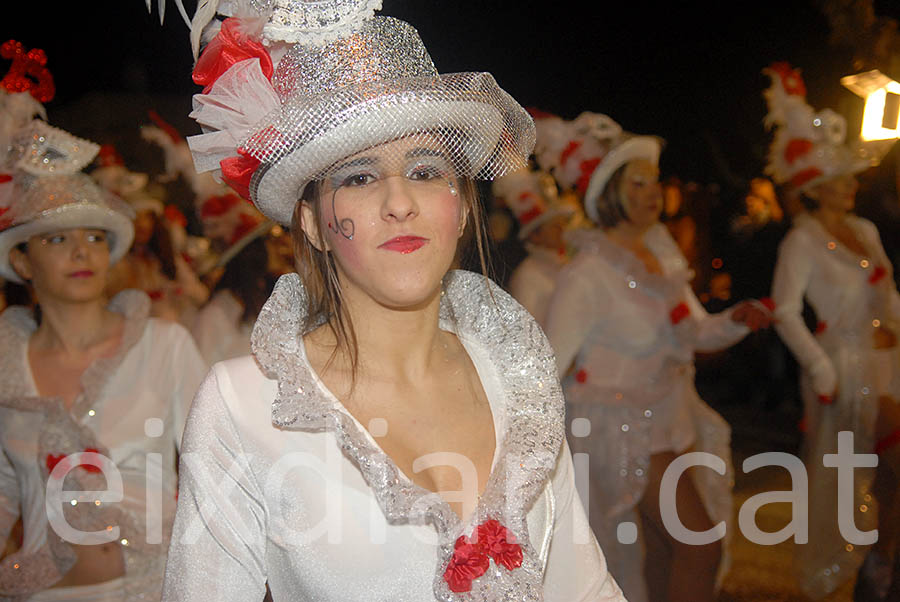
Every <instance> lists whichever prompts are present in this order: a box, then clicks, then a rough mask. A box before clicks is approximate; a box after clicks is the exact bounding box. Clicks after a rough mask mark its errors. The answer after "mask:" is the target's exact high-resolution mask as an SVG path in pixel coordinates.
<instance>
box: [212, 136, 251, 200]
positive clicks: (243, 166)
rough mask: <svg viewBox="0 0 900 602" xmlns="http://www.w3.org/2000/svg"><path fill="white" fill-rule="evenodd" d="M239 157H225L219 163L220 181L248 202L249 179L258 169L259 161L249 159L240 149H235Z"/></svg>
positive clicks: (248, 155)
mask: <svg viewBox="0 0 900 602" xmlns="http://www.w3.org/2000/svg"><path fill="white" fill-rule="evenodd" d="M237 152H238V154H239V155H240V156H239V157H227V158H225V159H222V160H221V161H219V167H221V168H222V179H223V180H224V181H225V183H226V184H228V185H229V186H231V188H232V189H234V191H235V192H236V193H238V194H239V195H241V196H242V197H244V198H245V199H247V200H250V178H252V177H253V172H255V171H256V168H258V167H259V164H260V160H259V159H257V158H255V157H251V156H250V154H249V153H248V152H247V151H245V150H244V149H242V148H239V149H237Z"/></svg>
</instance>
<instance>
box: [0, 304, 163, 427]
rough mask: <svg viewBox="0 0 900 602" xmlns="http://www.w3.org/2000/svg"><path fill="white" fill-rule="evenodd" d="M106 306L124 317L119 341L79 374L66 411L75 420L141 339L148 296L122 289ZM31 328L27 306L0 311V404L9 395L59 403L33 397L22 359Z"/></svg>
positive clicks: (8, 400) (31, 317)
mask: <svg viewBox="0 0 900 602" xmlns="http://www.w3.org/2000/svg"><path fill="white" fill-rule="evenodd" d="M107 309H109V310H110V311H113V312H116V313H120V314H122V315H123V316H124V317H125V327H124V331H123V333H122V340H121V342H120V343H119V347H118V349H116V352H115V353H114V354H113V355H110V356H108V357H104V358H100V359H98V360H96V361H95V362H94V363H93V364H91V365H90V366H89V367H88V368H87V370H85V371H84V374H82V376H81V385H82V393H81V394H80V395H79V396H78V398H77V399H76V400H75V403H74V404H73V405H72V408H71V411H70V413H71V415H72V416H73V417H74V418H75V419H76V420H81V418H83V417H84V415H85V414H86V413H87V411H88V410H90V409H91V407H93V405H94V403H95V401H96V400H97V399H98V397H99V395H100V392H101V391H102V389H103V386H104V385H105V384H106V382H107V381H108V380H109V378H110V376H111V375H112V374H113V373H114V372H115V370H116V369H117V368H118V367H119V364H121V363H122V360H123V359H124V357H125V355H126V354H127V353H128V352H129V351H130V350H131V348H132V347H134V345H135V344H136V343H137V342H138V340H139V339H140V338H141V335H142V334H143V333H144V327H145V326H146V324H147V319H148V318H149V316H150V299H149V298H148V297H147V295H146V294H144V293H143V292H141V291H137V290H124V291H122V292H120V293H119V294H118V295H116V296H115V297H114V298H113V299H112V300H111V301H110V302H109V305H107ZM35 330H37V323H36V322H35V320H34V314H33V313H32V311H31V309H29V308H27V307H23V306H19V305H14V306H12V307H9V308H7V309H6V310H5V311H4V312H3V313H2V314H0V347H2V348H3V349H4V353H3V354H2V356H0V391H2V394H0V404H3V405H8V404H10V403H14V400H13V399H12V398H16V397H18V398H21V397H29V398H31V401H30V402H29V403H30V404H31V405H30V407H32V408H33V403H34V400H35V399H37V400H39V401H40V403H43V404H52V405H58V404H61V402H60V400H59V399H56V398H42V397H37V396H36V391H34V390H33V383H32V382H31V379H30V378H29V375H30V374H31V370H30V368H29V367H28V366H27V365H25V363H24V362H26V361H27V347H28V341H29V340H30V339H31V335H32V334H34V331H35Z"/></svg>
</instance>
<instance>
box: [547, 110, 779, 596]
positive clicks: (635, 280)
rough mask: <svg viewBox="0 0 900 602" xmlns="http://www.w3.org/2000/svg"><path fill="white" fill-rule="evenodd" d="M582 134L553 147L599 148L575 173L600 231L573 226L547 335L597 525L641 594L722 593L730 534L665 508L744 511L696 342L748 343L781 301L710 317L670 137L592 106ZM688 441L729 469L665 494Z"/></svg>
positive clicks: (725, 430) (719, 516)
mask: <svg viewBox="0 0 900 602" xmlns="http://www.w3.org/2000/svg"><path fill="white" fill-rule="evenodd" d="M563 129H565V128H563ZM570 132H571V134H570V135H571V138H570V139H569V140H568V141H567V142H566V141H565V137H563V138H562V143H561V144H557V146H559V147H560V148H563V149H565V150H564V152H563V153H562V154H560V153H556V152H553V149H552V146H550V147H544V148H542V149H541V150H542V151H543V152H542V156H544V158H545V161H546V160H547V158H550V159H551V163H552V162H553V160H556V159H554V157H558V160H557V165H554V166H553V168H554V170H558V169H562V170H566V169H568V166H567V163H571V162H572V159H571V157H572V156H573V155H574V154H576V151H577V152H578V153H580V152H582V150H584V149H589V148H591V147H593V148H594V149H595V150H594V153H592V155H593V156H588V155H584V156H581V157H580V158H578V159H577V161H576V165H575V169H574V170H570V171H574V172H575V173H578V172H581V173H582V176H579V179H580V180H581V181H582V185H583V186H582V189H583V190H584V203H585V213H586V214H587V216H588V217H589V218H590V219H591V220H593V221H594V222H595V223H597V224H598V226H599V228H598V229H596V230H582V231H578V232H577V233H576V234H575V235H574V236H572V237H571V239H572V240H571V242H572V243H573V245H574V246H575V247H576V248H577V252H576V255H575V257H574V258H573V259H572V260H571V261H570V262H569V264H568V265H567V266H566V267H565V268H564V269H563V271H562V272H561V274H560V276H559V280H558V282H557V289H556V292H555V293H554V295H553V298H552V299H551V302H550V309H549V314H548V318H547V336H548V338H549V340H550V344H551V345H552V347H553V348H554V350H555V351H556V359H557V363H558V367H559V372H560V375H561V376H563V377H564V381H563V387H564V390H565V395H566V410H567V423H568V425H569V426H570V428H571V431H570V438H569V442H570V445H571V446H572V449H573V452H574V453H579V452H581V453H584V454H587V460H588V462H589V474H590V479H589V486H588V488H587V491H586V492H584V493H585V494H587V495H588V502H587V503H586V506H587V507H588V511H589V518H590V522H591V525H592V526H593V528H594V532H595V533H596V534H597V536H598V538H599V539H600V540H601V544H602V546H603V549H604V551H605V552H606V554H607V558H608V559H609V563H610V568H611V570H612V572H613V574H614V575H616V578H617V580H618V581H619V583H620V584H621V585H622V588H623V591H624V592H625V595H626V596H627V597H628V599H629V600H631V601H632V602H634V601H642V600H654V601H656V600H671V601H675V600H691V601H692V602H697V601H700V600H713V599H714V590H715V586H716V582H717V573H720V574H721V572H722V571H723V570H724V568H723V567H724V564H723V563H720V557H721V555H722V551H723V549H724V544H723V542H722V541H721V540H720V539H721V533H720V532H719V531H718V530H716V531H711V533H717V534H718V535H717V536H716V537H714V539H715V540H716V541H713V542H711V543H708V544H706V545H693V544H689V543H687V542H686V541H685V540H684V538H683V537H679V536H678V534H676V533H670V532H669V529H668V528H667V525H665V524H664V520H663V515H662V513H665V512H671V511H673V510H677V513H678V514H677V516H678V517H679V519H680V521H681V522H682V524H683V526H684V527H685V528H687V529H689V530H691V531H695V532H696V531H706V530H707V529H712V528H713V526H714V525H716V524H717V523H719V522H720V521H722V520H725V521H728V520H730V515H731V482H730V481H731V462H730V453H731V452H730V449H729V438H730V429H729V426H728V424H727V423H726V422H725V421H724V420H723V419H722V418H721V417H720V416H719V415H718V414H717V413H716V412H714V411H713V410H712V409H711V408H710V407H709V406H707V405H706V404H705V403H704V402H703V401H702V400H701V399H700V398H699V397H698V395H697V392H696V389H695V388H694V352H695V351H714V350H719V349H723V348H725V347H727V346H729V345H732V344H734V343H736V342H737V341H739V340H740V339H741V338H743V337H744V336H745V335H746V334H747V333H749V332H750V331H751V329H755V328H759V327H762V326H765V325H766V323H767V321H768V317H767V312H766V310H765V308H760V307H759V306H758V304H755V303H743V304H740V305H738V306H737V307H735V308H734V309H733V310H731V311H728V312H725V313H722V314H717V315H708V314H707V313H706V311H704V309H703V307H702V306H701V305H700V303H699V301H698V300H697V298H696V297H695V296H694V293H693V292H692V290H691V287H690V284H689V283H690V280H691V272H690V270H689V269H688V267H687V262H686V260H685V259H684V257H683V255H682V253H681V251H680V250H679V248H678V245H677V244H676V243H675V241H674V240H673V239H672V237H671V235H670V234H669V233H668V230H667V229H666V227H665V225H663V224H661V223H660V222H659V216H660V213H661V211H662V194H661V190H660V186H659V181H658V180H659V168H658V161H659V153H660V148H661V143H660V140H659V139H657V138H654V137H651V136H632V135H630V134H627V133H624V132H622V130H621V128H619V127H618V125H617V124H615V123H614V122H612V120H610V119H609V118H608V117H606V116H603V115H595V114H591V113H586V114H583V115H582V116H580V117H579V118H578V119H577V120H576V121H575V122H573V123H572V124H571V126H570ZM573 149H574V150H573ZM539 156H540V155H539ZM688 451H705V452H709V453H712V454H714V455H715V456H717V457H718V458H720V459H721V463H720V465H718V466H717V467H716V471H720V472H722V473H723V474H721V475H720V474H716V473H715V472H713V470H711V469H710V468H707V467H695V468H693V469H691V470H689V471H688V472H687V475H686V476H683V477H682V478H681V479H680V481H679V482H678V487H677V493H676V491H674V490H673V491H661V490H660V483H661V479H662V476H663V473H664V472H665V470H666V468H667V467H668V466H669V464H670V463H671V462H672V461H673V460H675V459H676V458H678V456H679V455H681V454H683V453H685V452H688ZM667 496H668V497H667ZM673 506H674V507H673ZM617 540H618V541H617ZM644 555H646V563H645V562H643V556H644ZM645 573H646V575H645Z"/></svg>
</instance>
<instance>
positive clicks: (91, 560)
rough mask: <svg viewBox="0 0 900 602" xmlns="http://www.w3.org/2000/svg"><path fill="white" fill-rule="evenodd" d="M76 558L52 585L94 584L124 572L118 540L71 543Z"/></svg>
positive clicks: (123, 560) (119, 575) (123, 562)
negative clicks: (112, 541)
mask: <svg viewBox="0 0 900 602" xmlns="http://www.w3.org/2000/svg"><path fill="white" fill-rule="evenodd" d="M72 549H73V550H74V551H75V555H76V556H77V557H78V560H76V561H75V565H74V566H73V567H72V568H71V569H70V570H69V572H68V573H66V574H65V575H63V578H62V579H60V580H59V581H57V582H56V583H55V584H54V585H53V587H71V586H75V585H94V584H96V583H103V582H104V581H110V580H112V579H115V578H116V577H121V576H122V575H124V574H125V559H124V558H123V557H122V547H121V545H119V543H118V542H116V543H105V544H100V545H93V546H78V545H73V546H72Z"/></svg>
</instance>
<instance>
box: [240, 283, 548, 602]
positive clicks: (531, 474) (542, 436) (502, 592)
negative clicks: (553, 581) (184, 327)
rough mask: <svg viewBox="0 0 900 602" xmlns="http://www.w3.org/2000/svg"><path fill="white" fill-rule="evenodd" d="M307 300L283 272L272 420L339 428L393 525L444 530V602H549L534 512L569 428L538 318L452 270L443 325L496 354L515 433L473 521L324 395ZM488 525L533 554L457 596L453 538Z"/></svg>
mask: <svg viewBox="0 0 900 602" xmlns="http://www.w3.org/2000/svg"><path fill="white" fill-rule="evenodd" d="M488 283H490V284H488ZM306 301H307V293H306V291H305V290H304V289H303V286H302V284H301V282H300V279H299V277H298V276H297V275H296V274H287V275H285V276H282V277H281V278H280V279H279V281H278V283H277V285H276V286H275V290H274V291H273V293H272V296H271V297H270V298H269V301H268V302H267V303H266V304H265V306H264V307H263V309H262V312H261V313H260V315H259V318H258V319H257V322H256V326H255V328H254V330H253V337H252V342H253V353H254V355H255V356H256V359H257V361H258V363H259V365H260V366H261V368H262V370H263V371H264V373H266V374H267V375H268V376H269V377H270V378H273V379H277V381H278V393H277V396H276V398H275V400H274V402H273V404H272V423H273V424H274V425H275V426H276V427H277V428H281V429H285V430H305V431H323V430H324V431H330V432H332V433H333V434H334V436H335V438H336V439H337V442H338V445H340V447H341V449H342V450H343V452H344V454H346V456H347V457H348V458H350V459H351V460H352V461H353V462H354V463H355V464H356V465H357V466H358V468H359V470H360V472H361V473H362V475H363V477H364V478H365V480H366V482H367V483H368V484H369V486H370V487H371V488H372V491H373V493H374V495H375V497H376V499H377V500H378V503H379V505H380V506H381V509H382V511H383V512H384V515H385V517H386V518H387V520H388V522H390V523H392V524H419V525H422V524H431V525H432V526H433V527H434V528H435V530H436V531H437V534H438V536H439V546H438V556H437V565H436V573H435V578H434V593H435V596H436V597H437V599H439V600H443V601H448V602H449V601H455V600H507V599H516V600H540V599H541V598H542V594H541V592H542V580H543V566H542V563H541V560H540V558H539V551H538V550H536V549H535V548H534V546H533V545H532V543H531V541H530V539H529V534H528V526H527V522H526V515H527V512H528V510H529V509H530V508H531V506H532V505H533V503H534V501H535V500H536V499H537V497H538V496H539V495H540V493H541V492H542V491H543V489H544V487H545V486H546V485H547V483H548V481H549V478H550V473H551V472H552V470H553V468H554V467H555V466H556V458H557V455H558V453H559V450H560V446H561V444H562V441H563V437H564V434H565V432H564V404H563V397H562V390H561V388H560V385H559V380H558V378H557V375H556V362H555V359H554V355H553V352H552V350H551V349H550V346H549V344H548V342H547V340H546V338H545V337H544V334H543V332H542V331H541V330H540V327H539V326H538V325H537V323H536V322H535V321H534V319H533V318H532V317H531V316H530V315H529V314H528V313H527V312H526V311H525V310H524V309H523V308H522V307H521V306H520V305H519V304H518V303H516V302H515V301H514V300H513V299H512V297H510V296H509V295H508V294H507V293H506V292H504V291H503V290H502V289H500V287H498V286H497V285H495V284H494V283H491V282H490V281H489V280H487V279H486V278H484V277H483V276H481V275H478V274H474V273H471V272H464V271H453V272H450V273H448V275H447V276H446V278H445V280H444V293H443V296H442V300H441V309H440V325H441V328H442V329H445V330H448V331H450V332H454V333H456V334H459V335H465V336H467V337H471V338H473V339H475V340H476V341H477V342H478V343H479V344H481V345H483V346H484V347H485V348H486V349H487V351H488V353H489V355H490V357H491V358H492V359H493V361H494V362H495V368H496V372H497V374H498V375H499V378H500V381H501V386H502V388H503V392H504V397H505V400H506V402H507V407H506V408H505V414H506V417H507V418H506V420H505V422H506V430H505V433H503V435H502V438H501V439H500V440H498V442H497V449H496V451H495V461H494V466H495V468H494V470H493V471H492V473H491V475H490V478H489V480H488V483H487V485H486V487H485V490H484V492H483V494H482V496H481V498H480V499H479V502H478V505H477V508H476V510H475V512H474V513H473V515H472V517H471V518H470V519H469V520H468V521H467V524H466V525H464V524H462V521H460V519H459V517H458V516H457V515H456V514H455V513H454V512H453V511H452V510H451V509H450V506H449V505H448V504H447V503H446V502H444V500H443V499H442V498H441V497H440V496H439V495H438V494H436V493H433V492H430V491H427V490H425V489H423V488H422V487H419V486H418V485H415V484H414V483H412V482H410V481H409V480H408V479H407V478H405V476H403V475H402V473H401V471H400V470H399V469H398V468H397V466H396V465H395V464H394V462H393V461H392V460H391V459H390V458H389V457H388V456H387V455H386V454H385V453H384V452H383V451H382V450H381V448H380V447H378V445H377V444H376V443H375V442H374V440H373V439H372V438H371V437H370V436H369V435H368V434H367V433H366V432H364V431H363V430H362V428H361V427H360V426H359V424H358V422H357V421H356V420H355V419H354V418H353V417H352V416H351V415H350V414H349V412H347V410H346V409H345V408H344V407H343V405H341V404H340V403H339V402H335V401H333V400H329V399H328V398H327V397H326V396H324V395H322V394H321V392H320V390H319V388H318V385H317V382H316V380H317V377H316V376H315V374H314V373H313V371H312V369H311V367H310V366H309V363H308V362H307V361H306V355H305V350H304V349H303V340H302V337H303V335H304V334H305V333H307V332H309V331H311V330H313V329H314V328H315V327H317V326H318V325H319V324H317V323H311V324H308V323H307V319H306V316H305V314H304V313H303V308H305V307H306V306H307V303H306ZM489 519H496V520H498V521H500V523H501V524H503V525H504V526H505V527H507V528H508V529H509V530H510V531H511V532H512V533H513V534H514V535H515V536H516V537H517V539H518V541H519V543H520V544H521V546H522V550H523V553H524V559H523V563H522V565H521V566H520V567H519V568H517V569H515V570H512V571H510V570H507V569H505V568H502V567H499V568H498V567H497V566H495V565H494V564H491V568H490V569H489V570H488V572H487V573H485V575H483V576H482V577H480V578H478V579H476V580H475V581H474V582H473V585H472V591H471V592H469V593H466V594H456V593H453V592H451V591H450V590H449V588H448V586H447V583H445V581H444V579H443V574H444V570H445V569H446V567H447V565H448V563H449V561H450V558H451V556H452V555H453V552H454V542H455V541H456V539H457V537H459V536H460V535H469V534H471V529H472V528H473V526H474V525H478V524H481V523H483V522H484V521H487V520H489Z"/></svg>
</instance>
